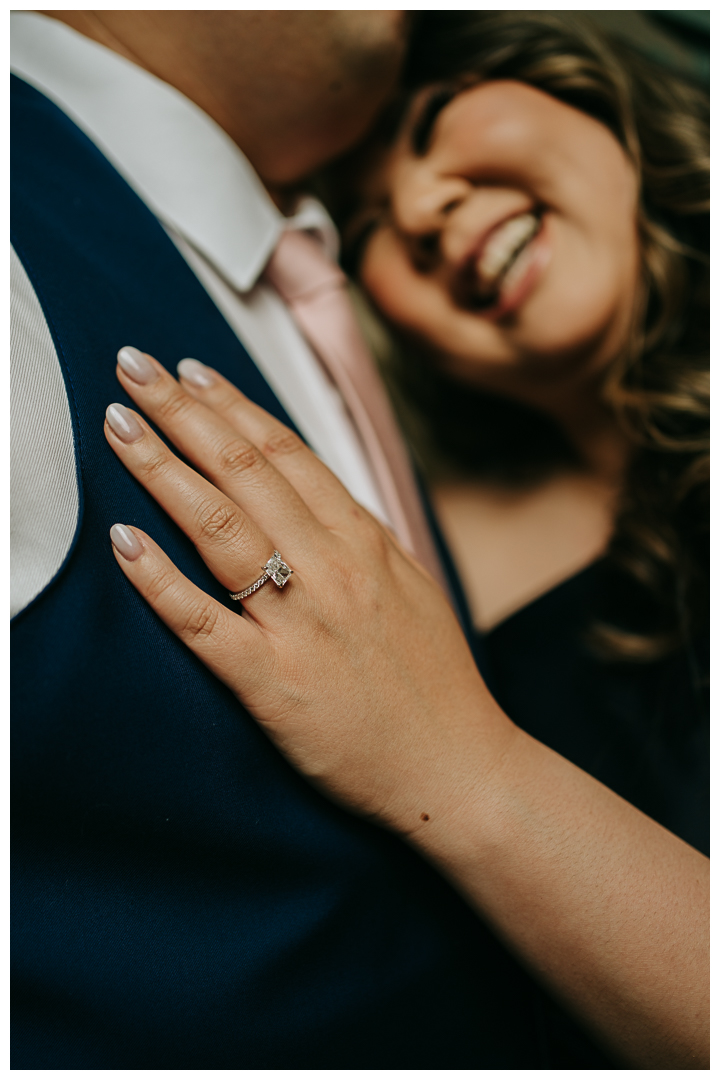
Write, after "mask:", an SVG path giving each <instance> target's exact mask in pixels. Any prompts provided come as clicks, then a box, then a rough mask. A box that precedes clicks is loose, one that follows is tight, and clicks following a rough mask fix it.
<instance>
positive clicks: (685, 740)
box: [483, 560, 710, 1069]
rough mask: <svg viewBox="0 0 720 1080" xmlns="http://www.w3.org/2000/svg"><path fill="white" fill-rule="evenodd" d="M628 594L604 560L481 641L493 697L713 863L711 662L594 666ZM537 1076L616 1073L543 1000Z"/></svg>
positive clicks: (691, 657) (682, 659)
mask: <svg viewBox="0 0 720 1080" xmlns="http://www.w3.org/2000/svg"><path fill="white" fill-rule="evenodd" d="M618 595H620V597H623V598H624V600H625V603H626V605H629V608H630V611H629V614H631V613H632V603H633V592H632V586H631V585H630V584H629V583H626V582H623V581H621V580H620V579H619V576H618V575H617V574H616V572H615V571H613V569H612V568H611V567H610V566H609V564H608V563H607V562H606V561H604V560H602V561H599V562H597V563H594V564H593V565H592V566H589V567H588V568H587V569H585V570H583V571H581V572H580V573H579V574H576V575H575V576H574V577H572V578H570V579H568V580H567V581H565V582H563V583H562V584H561V585H559V586H557V587H556V588H554V589H552V590H551V591H550V592H548V593H546V594H545V595H544V596H541V597H540V598H539V599H537V600H535V601H534V602H533V603H531V604H529V605H528V606H527V607H525V608H523V609H522V610H521V611H518V612H516V613H515V614H514V615H512V616H510V618H508V619H506V620H505V621H504V622H503V623H501V624H500V625H499V626H497V627H496V628H495V629H493V630H492V631H491V632H490V633H488V634H486V635H485V636H484V638H483V641H484V646H485V649H486V651H487V654H488V659H489V663H490V670H491V672H492V675H493V680H494V686H493V689H494V692H495V695H496V697H497V699H498V701H499V703H500V704H501V705H502V707H503V709H505V711H506V712H507V714H508V716H510V717H511V719H512V720H513V721H514V722H515V723H516V724H518V725H519V726H520V727H522V728H523V729H524V730H525V731H527V732H528V733H529V734H530V735H532V736H534V738H536V739H538V740H540V742H542V743H545V745H546V746H549V747H551V748H552V749H553V750H556V751H557V752H558V753H559V754H562V755H563V757H566V758H567V759H568V760H569V761H572V762H573V763H574V764H575V765H578V766H579V767H580V768H581V769H584V770H585V772H588V773H590V775H591V776H594V777H596V779H598V780H600V781H602V783H604V784H606V785H607V786H608V787H609V788H612V790H613V791H616V792H617V793H618V794H619V795H621V796H622V797H623V798H624V799H627V800H628V802H631V803H633V804H634V805H635V806H637V807H639V809H641V810H642V811H644V812H645V813H646V814H648V815H649V816H650V817H652V818H654V819H655V820H656V821H658V822H660V824H662V825H664V826H665V827H666V828H667V829H670V830H671V832H674V833H676V834H677V835H678V836H680V837H682V839H683V840H686V841H687V843H689V844H692V845H693V846H694V847H696V848H698V849H699V850H700V851H702V852H703V853H704V854H706V855H709V845H710V840H709V723H708V719H709V717H708V706H707V689H706V675H707V651H706V649H704V650H702V652H703V653H704V655H701V654H699V652H698V649H697V646H695V647H693V648H688V649H687V650H685V651H684V652H682V653H679V654H676V655H674V656H673V657H670V658H667V659H665V660H662V661H658V662H655V663H652V664H641V663H614V664H609V663H607V662H603V661H601V660H599V659H597V658H596V657H595V656H594V655H593V653H592V652H591V650H590V648H589V647H588V645H587V644H586V632H587V629H588V627H589V626H590V625H591V623H592V621H593V619H595V618H597V616H598V613H600V612H602V611H603V610H604V608H605V606H606V603H607V599H608V596H615V597H617V596H618ZM538 1024H539V1025H540V1027H541V1029H542V1032H543V1037H544V1041H545V1042H546V1045H547V1052H548V1064H547V1065H546V1066H542V1065H541V1066H539V1067H540V1068H542V1067H551V1068H580V1069H593V1068H604V1067H608V1066H609V1067H612V1064H611V1063H610V1062H608V1061H607V1060H605V1059H604V1056H602V1055H600V1054H599V1052H598V1055H597V1057H595V1052H594V1050H593V1048H592V1047H591V1046H590V1044H589V1043H588V1042H587V1040H586V1039H585V1037H584V1036H583V1034H582V1033H581V1032H580V1030H579V1029H578V1028H577V1027H576V1025H575V1024H574V1023H573V1022H572V1021H571V1020H569V1018H567V1017H566V1016H565V1014H564V1013H563V1012H562V1010H560V1009H559V1008H558V1007H557V1006H555V1005H554V1003H553V1002H552V1001H551V999H550V998H549V997H547V996H546V995H545V994H543V993H542V992H541V991H539V992H538Z"/></svg>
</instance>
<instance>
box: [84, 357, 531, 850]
mask: <svg viewBox="0 0 720 1080" xmlns="http://www.w3.org/2000/svg"><path fill="white" fill-rule="evenodd" d="M119 361H120V363H119V366H118V378H119V379H120V382H121V383H122V385H123V387H124V388H125V390H127V392H128V393H129V394H130V396H131V397H132V398H133V399H134V400H135V401H136V402H137V404H138V405H139V406H140V408H141V409H142V410H143V412H144V413H145V414H146V415H147V416H148V417H150V419H151V420H152V421H153V422H154V423H155V424H156V425H157V426H158V427H159V428H160V429H161V430H162V431H163V432H164V433H165V434H166V435H167V436H168V437H169V438H170V439H171V440H172V442H173V443H174V445H175V446H176V447H177V449H178V450H179V451H180V452H181V454H182V455H183V456H184V457H185V458H186V459H187V460H189V461H191V462H192V463H193V464H194V465H195V466H196V467H197V468H198V469H199V470H200V472H201V473H202V474H203V475H200V473H199V472H195V471H194V470H193V469H192V468H190V467H189V466H188V465H186V464H184V463H183V462H182V461H180V460H179V458H178V457H176V456H175V455H174V454H173V453H172V452H171V451H170V450H169V449H168V447H167V446H166V445H165V444H164V443H163V442H162V441H161V440H160V439H159V438H158V437H157V436H156V435H155V434H154V433H153V432H152V431H151V429H150V428H149V427H148V425H147V424H146V423H145V422H144V421H143V419H142V418H141V417H139V416H138V415H137V414H135V413H132V412H130V411H129V410H126V409H123V407H122V406H110V408H109V409H108V413H107V422H106V426H105V431H106V435H107V438H108V441H109V443H110V445H111V446H112V448H113V450H114V451H115V453H116V454H117V455H118V457H119V458H120V459H121V461H122V462H123V464H124V465H125V466H126V467H127V468H128V469H129V470H130V472H132V474H133V475H134V476H135V477H136V478H137V479H138V480H139V481H140V483H142V484H143V485H144V487H146V488H147V490H148V491H149V492H150V494H151V495H152V496H153V497H154V498H155V499H156V500H157V501H158V503H159V504H160V505H161V506H162V507H163V508H164V509H165V510H166V511H167V513H168V514H169V515H170V516H171V517H172V518H173V519H174V521H176V522H177V524H178V525H179V526H180V528H182V529H183V530H184V532H185V533H186V534H187V535H188V536H189V537H190V539H191V540H192V541H193V543H194V544H195V546H196V547H197V550H198V552H199V554H200V556H201V557H202V558H203V560H204V561H205V562H206V563H207V565H208V567H209V568H210V570H211V572H212V573H213V574H214V576H215V577H216V578H217V579H218V581H219V582H220V583H221V584H222V585H223V586H224V587H225V588H227V590H228V592H237V591H240V590H242V589H244V588H246V587H247V586H249V585H250V584H252V583H253V582H254V581H255V580H257V578H258V577H259V576H260V574H261V572H262V571H261V568H262V566H263V564H264V563H265V562H266V561H267V559H268V558H269V556H270V555H271V554H272V552H273V550H274V549H275V548H277V550H278V551H280V552H281V554H282V556H283V559H284V560H285V561H286V562H287V563H288V564H289V565H290V566H291V567H292V569H293V571H294V574H293V576H292V577H291V578H290V580H289V582H288V583H287V584H286V586H285V587H284V588H283V590H282V591H280V590H279V589H278V588H277V587H276V586H275V585H274V584H273V583H272V582H268V583H267V584H265V585H264V586H263V587H262V588H260V589H259V590H258V591H257V592H255V593H253V594H252V595H251V596H249V597H247V598H246V599H245V600H244V601H243V603H242V606H241V605H240V604H237V608H238V610H237V612H235V611H233V610H229V608H228V607H225V606H224V605H222V604H219V603H217V601H215V600H214V599H212V598H211V597H209V596H207V595H206V594H205V593H203V592H202V591H201V590H200V589H198V588H197V587H196V586H195V585H193V584H192V583H191V582H190V581H188V579H187V578H185V577H184V576H183V575H182V574H181V573H180V572H179V571H178V570H177V569H176V568H175V566H173V564H172V563H171V562H170V560H169V559H168V558H167V556H166V555H165V554H164V553H163V552H162V551H161V550H160V549H159V548H158V546H157V545H156V544H155V543H154V542H153V541H152V540H151V539H150V537H148V536H146V535H145V534H144V533H142V532H141V531H140V530H139V529H132V530H131V529H129V528H128V527H127V526H122V527H115V528H114V530H113V540H114V545H115V550H116V553H117V558H118V563H119V565H120V567H121V568H122V570H123V572H124V573H125V574H126V575H127V577H128V578H129V580H130V581H131V582H132V583H133V585H134V586H135V587H136V588H137V589H138V591H139V592H140V593H141V594H142V595H143V596H144V597H145V599H146V600H147V601H148V603H149V604H150V605H151V606H152V607H153V608H154V610H155V611H156V612H157V613H158V615H159V616H160V618H161V619H163V621H164V622H165V623H166V624H167V625H168V626H169V627H170V629H171V630H172V631H173V632H174V633H176V634H177V635H178V637H179V638H180V639H181V640H182V641H184V642H185V643H186V644H187V645H188V646H189V648H191V649H192V650H193V652H195V653H196V654H197V656H198V657H199V658H200V659H201V660H202V661H203V663H205V664H206V665H207V666H208V667H209V668H210V669H211V670H212V671H213V672H214V673H215V674H216V675H217V676H218V677H219V678H220V679H222V681H223V682H224V683H226V685H227V686H228V687H229V688H230V689H231V690H232V691H233V693H234V694H236V696H237V697H238V699H239V700H240V701H241V702H242V703H243V705H244V706H245V707H246V708H247V709H248V710H249V711H250V712H251V713H252V715H253V716H254V717H256V718H257V720H258V721H259V722H260V723H261V724H262V726H263V728H264V729H265V731H266V732H267V733H268V735H269V736H270V738H271V739H272V740H273V741H274V742H275V743H276V745H277V746H278V747H279V748H280V750H281V751H282V752H283V753H284V754H285V755H286V756H287V757H288V758H289V759H290V761H291V762H292V763H293V764H294V765H295V766H296V767H297V768H298V769H300V770H301V771H302V772H303V773H304V774H305V775H306V776H307V777H309V778H310V779H311V780H312V781H313V782H314V783H316V784H318V785H319V786H321V788H322V789H323V790H324V791H325V792H326V793H328V794H330V795H332V796H333V797H334V798H335V799H337V800H339V801H341V802H342V803H343V804H344V805H346V806H348V807H350V808H352V809H353V810H355V811H357V812H360V813H362V814H366V815H369V816H371V817H373V818H374V819H376V820H378V821H379V822H382V823H384V824H386V825H388V826H389V827H391V828H394V829H395V830H397V831H400V832H402V833H404V834H407V835H411V834H412V833H413V832H414V831H415V830H416V829H417V828H421V827H423V826H424V825H425V823H427V822H433V823H434V822H435V821H436V820H437V818H438V816H440V815H447V814H449V813H451V812H454V811H455V810H456V809H457V807H458V806H459V805H461V804H462V801H463V799H464V798H465V797H466V796H469V794H470V792H471V791H476V790H477V787H478V785H479V784H482V780H483V776H482V773H483V769H484V768H487V769H488V770H489V769H491V768H492V765H493V762H494V760H496V759H497V758H498V757H500V756H501V755H502V754H503V752H504V749H505V747H506V745H507V743H508V740H509V739H511V738H512V735H513V732H514V730H515V729H514V727H513V725H512V724H511V723H510V721H509V720H507V718H506V717H505V716H504V714H502V713H501V711H500V709H499V708H498V707H497V705H496V704H495V702H494V701H493V699H492V698H491V697H490V695H489V694H488V692H487V691H486V689H485V686H484V684H483V682H482V680H481V678H480V676H479V675H478V672H477V669H476V667H475V664H474V662H473V659H472V656H471V654H470V651H469V649H468V647H467V644H466V642H465V639H464V637H463V634H462V631H461V630H460V627H459V625H458V623H457V620H456V618H455V616H454V614H453V612H452V611H451V609H450V607H449V605H448V604H447V601H446V600H445V597H444V595H443V593H442V591H441V589H440V587H439V586H438V585H437V584H436V583H435V582H434V581H433V580H431V579H430V577H429V576H428V574H427V573H426V572H425V571H424V570H423V569H422V568H421V567H420V566H419V565H418V564H417V563H415V562H414V560H413V559H412V558H411V557H410V556H408V555H407V554H405V553H404V552H403V551H402V550H401V549H400V547H399V545H398V544H397V543H396V542H395V541H394V539H393V537H392V536H391V535H390V533H389V532H388V531H387V530H385V529H384V528H383V527H382V526H380V525H379V524H378V523H377V521H376V520H375V519H374V518H373V517H372V516H371V515H370V514H369V513H367V511H365V510H364V509H363V508H362V507H360V506H359V505H358V504H357V503H356V502H355V501H354V500H353V499H352V498H351V497H350V496H349V495H348V493H347V492H346V491H345V489H344V488H343V487H342V485H341V484H340V483H339V481H338V480H337V479H336V478H335V477H334V476H333V475H332V473H330V471H329V470H328V469H327V468H326V467H325V466H324V465H323V464H322V463H321V462H320V461H319V460H318V459H317V458H316V457H315V455H314V454H313V453H312V452H311V451H310V450H309V449H308V447H307V446H306V445H305V444H304V443H303V442H302V441H301V440H300V439H299V438H298V437H297V436H296V435H294V434H293V433H292V432H290V431H289V430H288V429H287V428H286V427H285V426H284V425H283V424H281V423H280V422H279V421H277V420H275V419H274V418H273V417H271V416H269V415H268V414H267V413H266V412H264V411H263V410H262V409H260V408H259V407H257V406H255V405H253V404H252V403H251V402H250V401H248V399H247V398H245V397H244V396H243V395H242V394H241V393H240V392H239V391H238V390H237V389H235V387H233V386H232V385H231V384H230V383H228V382H227V381H226V380H225V379H223V378H222V377H221V376H220V375H219V374H218V373H217V372H214V371H212V370H210V369H209V368H206V367H204V366H203V365H201V364H198V363H197V362H196V361H187V360H186V361H183V362H182V363H181V364H180V365H179V371H180V375H181V382H180V383H178V382H176V381H175V379H173V378H172V377H171V376H170V375H169V374H168V373H167V372H166V371H165V370H164V369H163V368H162V367H161V366H160V364H158V363H157V362H156V361H155V360H153V359H151V358H150V357H148V356H146V355H145V354H141V353H139V352H138V351H137V350H135V349H127V348H126V349H123V350H121V353H120V354H119ZM243 608H244V611H243ZM468 739H469V740H470V742H471V743H475V744H477V749H478V757H477V758H476V760H475V762H474V764H473V767H472V768H471V769H470V768H468V764H467V747H468ZM478 761H480V762H482V768H480V769H478ZM449 792H452V799H451V800H449V799H448V793H449Z"/></svg>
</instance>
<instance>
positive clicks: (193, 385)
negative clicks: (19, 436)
mask: <svg viewBox="0 0 720 1080" xmlns="http://www.w3.org/2000/svg"><path fill="white" fill-rule="evenodd" d="M183 364H184V369H183V372H182V375H183V385H181V384H180V383H178V382H177V381H176V380H175V379H173V378H172V376H171V375H170V374H169V373H168V372H167V371H166V370H165V368H163V367H162V365H161V364H159V363H158V362H157V361H156V360H155V359H154V358H152V357H150V356H148V355H147V354H146V353H140V352H139V350H137V349H133V348H130V347H127V346H126V347H125V348H123V349H121V350H120V352H119V353H118V378H119V380H120V382H121V383H122V385H123V387H124V388H125V389H126V390H127V392H128V393H129V394H130V396H131V397H132V398H133V400H134V401H135V402H136V403H137V404H138V405H139V406H140V408H141V409H142V410H143V412H145V413H146V414H147V415H148V416H149V417H150V419H152V420H153V422H154V423H156V424H157V425H158V427H160V428H161V429H162V431H164V432H165V434H166V435H168V436H169V438H170V439H172V441H173V443H174V444H175V446H176V447H177V448H178V450H180V452H181V453H182V454H183V455H184V456H185V457H186V458H188V459H189V460H190V461H192V462H193V464H194V465H196V466H197V467H198V468H199V469H200V470H201V471H202V472H203V473H204V475H205V476H207V477H208V478H209V479H210V480H211V481H212V482H213V484H215V486H216V487H217V488H219V490H221V491H223V492H224V493H225V494H226V495H228V496H229V497H230V498H231V499H233V501H234V502H236V503H237V505H238V506H240V507H242V509H243V510H245V511H246V512H247V513H248V514H249V515H250V516H251V517H252V518H253V520H254V521H256V522H257V524H258V525H259V526H260V527H261V528H262V529H264V530H265V531H266V532H267V533H268V534H269V535H274V536H278V533H277V525H278V524H279V520H280V517H282V518H285V519H288V518H289V517H292V518H295V519H297V518H298V517H302V516H303V515H302V514H301V513H300V511H299V506H298V503H300V504H301V505H302V506H303V507H304V508H305V512H306V514H307V516H308V517H311V518H312V519H313V520H314V521H315V523H316V527H317V524H318V523H320V524H322V525H325V526H326V527H328V528H337V527H339V526H341V524H342V523H343V522H344V521H346V520H348V518H354V517H355V516H356V513H357V506H356V504H355V502H354V500H353V499H352V498H351V496H350V495H349V494H348V493H347V491H346V490H345V488H344V487H343V486H342V484H341V483H340V481H339V480H337V478H336V477H335V476H334V475H333V474H332V473H331V472H330V470H329V469H328V468H326V466H325V465H323V464H322V462H321V461H320V460H319V459H318V458H317V457H316V456H315V454H313V452H312V450H310V448H309V447H308V446H307V445H306V444H305V443H304V442H303V441H302V439H300V438H299V436H297V435H296V434H295V433H294V432H292V431H290V429H289V428H287V427H285V425H284V424H282V423H280V421H279V420H276V419H275V418H274V417H271V416H270V415H269V414H268V413H266V412H265V411H264V410H263V409H261V408H259V406H257V405H253V403H252V402H250V401H249V400H248V399H247V398H246V397H244V395H242V394H241V393H240V391H238V390H237V389H236V388H235V387H233V386H232V384H231V383H229V382H228V381H227V380H225V379H223V378H222V376H220V375H219V374H218V373H217V372H215V371H214V370H212V369H210V368H205V366H204V365H202V364H199V363H198V362H197V361H184V362H183ZM148 369H149V374H148ZM188 372H189V373H190V374H191V375H195V376H196V378H195V381H194V382H191V381H190V380H189V379H188V377H187V373H188ZM198 373H199V374H200V377H199V378H198ZM141 379H143V380H144V381H140V380H141ZM200 382H204V383H205V384H206V385H205V386H200V385H199V384H200ZM190 391H192V393H191V392H190ZM308 511H309V514H308ZM305 524H307V522H305Z"/></svg>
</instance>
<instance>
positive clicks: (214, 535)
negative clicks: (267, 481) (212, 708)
mask: <svg viewBox="0 0 720 1080" xmlns="http://www.w3.org/2000/svg"><path fill="white" fill-rule="evenodd" d="M105 434H106V437H107V440H108V442H109V443H110V445H111V447H112V448H113V450H114V451H115V453H116V454H117V455H118V457H119V458H120V460H121V461H122V462H123V464H124V465H125V466H126V468H127V469H128V470H129V471H130V472H131V473H132V474H133V476H134V477H135V478H136V479H137V480H138V481H139V482H140V483H141V484H142V485H143V487H145V488H146V489H147V491H148V492H149V493H150V494H151V495H152V496H153V498H154V499H155V500H156V501H157V502H158V503H159V504H160V506H162V508H163V509H164V510H165V511H166V512H167V513H168V514H169V515H170V517H171V518H172V519H173V521H175V522H176V524H177V525H179V526H180V528H181V529H182V530H183V532H185V533H186V534H187V536H188V537H189V538H190V539H191V540H192V542H193V544H195V546H196V548H197V550H198V552H199V554H200V556H201V557H202V559H203V560H204V562H205V563H206V564H207V566H208V567H209V569H210V572H211V573H212V574H213V576H214V577H216V578H217V579H218V581H219V582H220V583H221V584H222V585H224V586H225V588H227V590H228V592H230V593H238V592H241V591H242V590H244V589H246V588H248V587H249V586H251V585H252V584H253V583H254V582H256V581H258V579H259V578H260V577H261V576H262V574H263V571H262V567H263V566H264V565H265V563H267V561H268V559H269V558H270V556H271V555H272V554H273V544H272V543H271V542H270V541H269V540H268V538H267V537H266V536H265V534H264V533H263V532H262V530H261V529H260V528H259V527H258V526H257V525H256V524H255V523H254V522H253V521H252V520H251V519H250V518H248V517H247V515H245V514H244V513H243V512H242V511H241V510H240V508H239V507H238V506H236V504H235V503H234V502H233V501H232V500H231V499H229V498H228V497H227V496H226V495H223V493H222V492H220V491H218V489H217V488H216V487H214V486H213V485H212V484H211V483H210V482H209V481H208V480H205V479H204V478H203V477H202V476H200V475H199V474H198V473H196V472H195V471H194V470H193V469H191V468H190V466H189V465H186V464H185V463H184V462H182V461H180V460H179V459H178V458H177V457H176V456H175V455H174V454H173V453H172V452H171V451H170V450H169V449H168V447H167V446H166V445H165V444H164V443H163V442H162V440H161V439H159V438H158V436H157V435H155V433H154V432H153V431H151V430H150V428H149V427H148V426H147V424H146V423H145V422H144V421H143V419H142V418H141V417H140V416H138V414H137V413H135V412H133V411H132V410H131V409H127V408H125V406H123V405H119V404H114V405H110V406H109V407H108V409H107V412H106V422H105ZM285 554H286V553H285V552H283V555H285ZM287 554H288V559H289V561H290V565H292V558H291V554H292V553H287ZM276 591H277V590H276V586H275V585H273V584H271V583H268V584H267V585H264V586H263V587H262V588H258V590H257V591H256V592H254V593H252V594H251V595H250V596H248V597H247V598H245V599H244V600H243V601H242V603H243V605H244V606H246V607H247V609H248V611H250V613H251V614H252V615H253V618H257V619H258V621H260V622H266V621H268V620H272V618H273V615H272V613H273V611H275V610H277V606H276V602H273V601H277V599H278V598H277V597H273V593H275V592H276ZM301 592H302V585H301V584H300V581H299V580H298V579H294V580H293V585H292V588H291V589H290V590H289V593H290V594H291V596H292V599H291V596H288V597H287V599H286V598H283V607H284V609H285V610H284V618H285V619H286V618H287V614H288V612H287V601H288V600H289V601H290V603H291V604H295V603H297V602H298V600H299V598H300V594H301Z"/></svg>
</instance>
